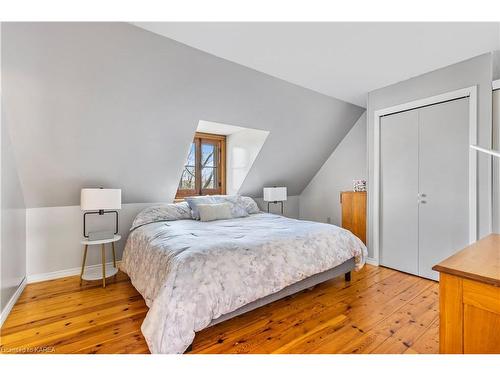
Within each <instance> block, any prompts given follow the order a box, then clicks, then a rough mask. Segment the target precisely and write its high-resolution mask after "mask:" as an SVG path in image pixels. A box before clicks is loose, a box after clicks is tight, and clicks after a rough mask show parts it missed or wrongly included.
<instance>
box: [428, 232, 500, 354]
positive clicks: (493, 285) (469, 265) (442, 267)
mask: <svg viewBox="0 0 500 375" xmlns="http://www.w3.org/2000/svg"><path fill="white" fill-rule="evenodd" d="M433 269H434V270H435V271H438V272H440V280H439V294H440V295H439V351H440V353H445V354H456V353H464V354H468V353H470V354H472V353H482V354H487V353H500V235H498V234H492V235H490V236H488V237H486V238H484V239H482V240H480V241H478V242H476V243H474V244H473V245H471V246H469V247H467V248H465V249H464V250H462V251H460V252H459V253H457V254H455V255H453V256H451V257H449V258H448V259H446V260H444V261H442V262H441V263H439V264H438V265H436V266H434V267H433Z"/></svg>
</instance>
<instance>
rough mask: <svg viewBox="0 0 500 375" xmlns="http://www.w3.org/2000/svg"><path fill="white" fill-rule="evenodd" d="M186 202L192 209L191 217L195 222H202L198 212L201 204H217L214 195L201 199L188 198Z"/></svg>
mask: <svg viewBox="0 0 500 375" xmlns="http://www.w3.org/2000/svg"><path fill="white" fill-rule="evenodd" d="M186 202H187V204H188V205H189V207H190V208H191V216H192V217H193V219H195V220H200V213H199V212H198V205H200V204H213V203H219V202H217V201H216V200H215V199H214V198H213V196H212V195H204V196H200V197H188V198H186Z"/></svg>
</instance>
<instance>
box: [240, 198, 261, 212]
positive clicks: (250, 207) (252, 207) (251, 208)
mask: <svg viewBox="0 0 500 375" xmlns="http://www.w3.org/2000/svg"><path fill="white" fill-rule="evenodd" d="M240 199H241V202H242V205H243V207H245V210H246V211H247V212H248V213H249V214H258V213H259V212H260V208H259V206H257V203H256V202H255V201H254V200H253V199H252V198H250V197H245V196H241V197H240Z"/></svg>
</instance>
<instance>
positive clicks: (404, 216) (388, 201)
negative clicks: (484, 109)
mask: <svg viewBox="0 0 500 375" xmlns="http://www.w3.org/2000/svg"><path fill="white" fill-rule="evenodd" d="M380 173H381V174H380V192H381V194H380V263H381V264H382V265H385V266H387V267H390V268H394V269H397V270H401V271H404V272H408V273H412V274H415V275H420V276H423V277H426V278H431V279H435V280H437V278H438V275H437V273H436V272H434V271H432V269H431V268H432V267H433V266H434V265H435V264H437V263H439V262H440V261H441V260H443V259H445V258H447V257H448V256H450V255H452V254H453V253H454V252H456V251H458V250H460V249H462V248H463V247H465V246H466V245H467V244H468V243H469V98H462V99H457V100H452V101H448V102H444V103H440V104H435V105H431V106H426V107H422V108H418V109H413V110H409V111H405V112H400V113H396V114H391V115H388V116H384V117H382V118H381V122H380Z"/></svg>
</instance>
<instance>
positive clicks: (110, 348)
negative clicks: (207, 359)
mask: <svg viewBox="0 0 500 375" xmlns="http://www.w3.org/2000/svg"><path fill="white" fill-rule="evenodd" d="M147 310H148V309H147V307H146V305H145V303H144V300H143V299H142V297H141V296H140V295H139V293H138V292H137V291H136V290H135V289H134V287H133V286H132V285H131V283H130V281H129V279H128V277H127V276H126V275H125V274H123V273H119V274H118V275H116V276H115V279H114V280H110V281H109V285H107V287H106V289H102V288H101V284H100V283H99V282H93V283H89V282H84V284H83V285H82V286H80V284H79V278H78V277H68V278H63V279H58V280H53V281H47V282H41V283H36V284H30V285H28V286H27V287H26V289H25V290H24V292H23V293H22V295H21V297H20V298H19V300H18V302H17V304H16V305H15V306H14V308H13V310H12V312H11V314H10V316H9V317H8V318H7V320H6V322H5V324H4V326H3V327H2V330H1V342H0V352H2V353H9V352H33V351H36V352H48V353H148V347H147V345H146V342H145V341H144V338H143V336H142V334H141V331H140V327H141V323H142V321H143V319H144V316H145V315H146V313H147ZM438 324H439V321H438V284H437V283H435V282H433V281H429V280H425V279H421V278H419V277H416V276H412V275H408V274H404V273H401V272H397V271H394V270H391V269H388V268H384V267H373V266H366V267H365V268H364V269H363V270H361V271H360V272H353V275H352V280H351V281H350V282H346V281H344V278H343V277H339V278H336V279H334V280H331V281H328V282H325V283H323V284H320V285H317V286H316V287H314V289H312V290H308V291H304V292H300V293H297V294H295V295H293V296H290V297H287V298H284V299H282V300H279V301H276V302H274V303H272V304H270V305H267V306H263V307H261V308H259V309H257V310H254V311H251V312H249V313H247V314H244V315H242V316H239V317H236V318H233V319H231V320H229V321H226V322H223V323H220V324H218V325H216V326H214V327H210V328H207V329H205V330H203V331H201V332H199V333H197V334H196V338H195V340H194V343H193V350H192V353H437V352H438V346H439V345H438V336H439V335H438V330H439V326H438Z"/></svg>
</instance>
